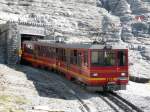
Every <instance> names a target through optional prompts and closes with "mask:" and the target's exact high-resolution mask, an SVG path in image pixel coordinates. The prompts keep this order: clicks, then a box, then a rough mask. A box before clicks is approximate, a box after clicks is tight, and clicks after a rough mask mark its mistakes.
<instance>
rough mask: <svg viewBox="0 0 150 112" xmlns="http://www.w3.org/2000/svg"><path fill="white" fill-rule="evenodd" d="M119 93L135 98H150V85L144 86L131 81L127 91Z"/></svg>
mask: <svg viewBox="0 0 150 112" xmlns="http://www.w3.org/2000/svg"><path fill="white" fill-rule="evenodd" d="M119 92H120V93H123V94H131V95H133V96H134V95H135V96H141V97H142V96H143V97H150V83H145V84H143V83H136V82H132V81H130V82H129V85H128V86H127V90H121V91H119Z"/></svg>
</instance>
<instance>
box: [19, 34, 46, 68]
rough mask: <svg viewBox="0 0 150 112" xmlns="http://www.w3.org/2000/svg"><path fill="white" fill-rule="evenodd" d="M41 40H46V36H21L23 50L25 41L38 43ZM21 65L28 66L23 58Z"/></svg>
mask: <svg viewBox="0 0 150 112" xmlns="http://www.w3.org/2000/svg"><path fill="white" fill-rule="evenodd" d="M39 39H44V36H41V35H29V34H21V46H20V47H21V49H22V45H23V42H24V41H37V40H39ZM20 64H23V65H28V64H29V63H27V62H26V61H24V60H23V59H22V58H21V59H20Z"/></svg>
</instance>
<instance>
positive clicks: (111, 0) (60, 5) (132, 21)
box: [0, 0, 150, 78]
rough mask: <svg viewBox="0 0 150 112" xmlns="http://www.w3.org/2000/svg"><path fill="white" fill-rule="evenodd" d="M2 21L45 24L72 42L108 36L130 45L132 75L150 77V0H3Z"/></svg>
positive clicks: (1, 5) (53, 32)
mask: <svg viewBox="0 0 150 112" xmlns="http://www.w3.org/2000/svg"><path fill="white" fill-rule="evenodd" d="M0 15H1V16H0V22H1V23H3V22H5V20H14V21H28V22H37V23H45V24H49V25H50V26H51V28H50V29H51V30H50V32H51V34H52V35H51V36H63V37H67V38H65V39H67V40H68V41H69V42H75V41H89V40H90V39H95V38H97V37H98V39H101V37H104V38H105V39H106V40H107V41H108V42H117V43H120V44H122V45H125V46H127V47H128V48H129V49H130V51H129V53H130V54H129V56H130V57H129V59H130V63H129V64H130V74H131V75H136V76H142V77H149V78H150V75H149V70H150V66H149V65H150V20H149V19H150V1H149V0H42V1H41V0H1V2H0Z"/></svg>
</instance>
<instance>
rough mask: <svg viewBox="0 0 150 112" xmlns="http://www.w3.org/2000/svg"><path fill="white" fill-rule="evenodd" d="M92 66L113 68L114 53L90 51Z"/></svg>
mask: <svg viewBox="0 0 150 112" xmlns="http://www.w3.org/2000/svg"><path fill="white" fill-rule="evenodd" d="M91 61H92V62H91V63H92V65H93V66H114V65H115V53H114V52H113V51H92V57H91Z"/></svg>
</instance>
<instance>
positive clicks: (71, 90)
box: [42, 70, 91, 112]
mask: <svg viewBox="0 0 150 112" xmlns="http://www.w3.org/2000/svg"><path fill="white" fill-rule="evenodd" d="M42 72H43V74H42V76H44V77H45V78H47V79H51V77H50V76H49V75H48V73H47V71H45V70H42ZM55 78H57V79H56V80H57V81H58V82H59V83H60V84H61V85H63V86H64V87H66V88H67V90H68V92H69V93H70V94H72V95H73V96H74V97H76V99H77V100H78V102H79V104H80V107H79V108H80V110H81V111H82V112H91V109H90V108H89V106H88V105H87V104H86V103H85V102H84V101H83V100H82V99H81V98H80V96H78V95H77V94H76V92H75V90H74V88H72V87H71V86H70V85H69V84H66V83H64V81H63V80H62V79H61V78H60V77H58V76H57V75H55ZM57 93H58V92H57ZM60 96H61V97H64V99H67V98H65V96H62V94H61V95H60Z"/></svg>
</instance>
